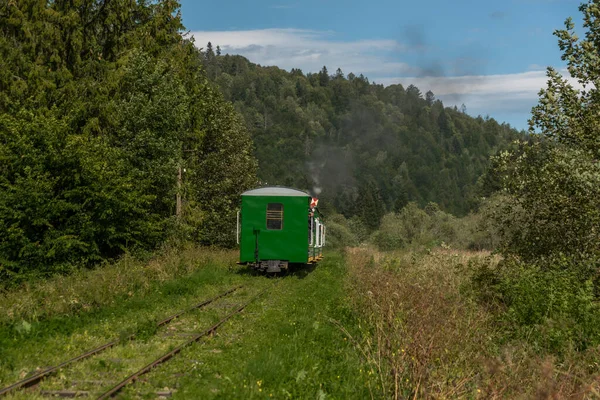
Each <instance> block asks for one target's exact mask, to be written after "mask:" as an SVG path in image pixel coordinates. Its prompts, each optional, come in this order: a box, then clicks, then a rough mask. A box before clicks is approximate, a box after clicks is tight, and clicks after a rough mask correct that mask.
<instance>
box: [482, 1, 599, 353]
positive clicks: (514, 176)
mask: <svg viewBox="0 0 600 400" xmlns="http://www.w3.org/2000/svg"><path fill="white" fill-rule="evenodd" d="M579 9H580V11H581V12H582V13H583V20H584V28H586V32H585V35H584V36H583V37H582V38H579V37H578V36H577V35H576V34H575V32H574V24H573V22H572V20H571V18H569V19H567V20H566V22H565V29H563V30H557V31H556V32H555V35H556V36H557V37H558V38H559V41H558V43H559V47H560V49H561V51H562V53H563V56H562V59H563V60H564V61H566V62H567V65H568V71H569V74H570V75H571V77H573V78H575V79H576V80H577V81H578V82H579V84H580V85H581V86H583V89H581V90H579V89H575V88H574V87H573V86H572V85H571V84H570V83H569V82H568V81H567V80H566V79H565V78H564V77H563V76H561V75H560V73H559V72H557V71H556V70H554V69H552V68H549V69H548V79H549V80H548V87H547V88H546V89H544V90H542V91H541V92H540V101H539V104H538V105H537V106H536V107H534V109H533V115H532V118H531V120H530V125H531V127H532V130H533V128H534V127H538V128H540V129H541V135H539V136H531V137H530V140H529V141H528V142H520V143H518V145H517V146H516V147H515V149H513V150H512V151H506V152H503V153H501V154H500V155H498V156H497V157H495V158H494V159H493V164H494V166H495V167H494V169H493V170H492V173H491V174H490V177H491V179H488V180H487V181H488V182H495V189H496V190H497V193H498V194H497V195H496V196H497V198H498V200H499V201H496V203H495V204H496V206H495V210H494V211H495V212H494V213H492V214H491V215H492V216H493V218H494V219H495V222H496V225H497V226H498V232H499V233H500V236H501V239H502V240H501V243H500V250H501V252H502V254H503V255H504V257H505V260H504V261H503V262H502V263H501V264H500V265H499V266H498V267H497V268H489V269H488V268H484V269H482V270H481V271H480V274H478V275H477V276H476V278H475V279H476V283H477V284H478V285H480V292H481V296H482V299H484V300H485V301H486V302H491V303H495V304H498V305H501V306H502V307H505V308H506V314H505V316H504V317H505V319H506V320H507V321H510V322H511V329H510V332H511V334H512V335H513V336H516V337H520V338H527V339H528V340H530V341H531V342H532V343H534V344H535V345H536V346H537V347H539V349H540V350H541V351H550V352H553V353H555V354H561V353H564V352H568V351H569V350H570V349H576V350H585V349H587V348H591V347H595V346H597V345H598V344H600V306H599V304H600V298H599V296H600V280H599V279H598V270H599V268H600V163H599V162H598V159H599V157H600V130H599V129H598V127H599V126H600V125H599V121H600V120H599V118H598V115H599V113H600V102H599V100H598V98H599V97H598V96H599V95H600V92H599V89H598V78H599V76H600V72H599V71H600V60H598V57H597V53H598V51H599V47H598V46H599V43H600V42H599V38H600V25H599V22H600V1H598V0H591V1H588V2H587V3H584V4H582V5H581V6H580V8H579ZM492 186H494V185H492Z"/></svg>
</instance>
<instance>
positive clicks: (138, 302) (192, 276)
mask: <svg viewBox="0 0 600 400" xmlns="http://www.w3.org/2000/svg"><path fill="white" fill-rule="evenodd" d="M235 257H236V253H235V252H219V251H212V250H206V249H187V250H185V251H184V252H181V253H176V252H173V253H171V254H166V255H164V256H162V257H159V258H157V259H156V260H153V261H151V262H150V263H147V264H144V263H142V262H137V261H134V260H132V259H125V260H122V261H121V262H119V263H117V264H115V265H111V266H108V267H106V268H105V269H98V270H95V271H81V272H80V273H78V274H75V275H72V276H69V277H60V278H55V279H54V280H52V281H48V282H41V283H38V284H32V285H29V286H27V287H25V288H24V290H22V291H21V292H20V293H17V292H8V293H5V294H4V295H3V297H2V299H1V300H0V302H1V304H2V307H5V308H6V309H8V310H12V312H11V315H5V314H4V315H3V316H2V320H1V321H2V322H1V324H0V386H6V385H8V384H10V383H13V382H14V381H16V380H18V379H20V378H23V377H25V376H26V375H28V374H31V373H33V372H34V371H35V370H36V369H39V368H44V367H47V366H49V365H56V364H57V363H59V362H61V361H64V360H65V359H66V358H69V357H72V356H75V355H77V354H80V353H81V352H83V351H85V350H88V349H90V348H92V347H95V346H97V345H99V344H102V343H105V342H107V341H109V340H111V339H113V338H115V336H121V337H124V336H126V335H127V334H128V333H131V332H136V333H138V335H139V336H140V339H142V340H139V341H135V342H134V343H129V344H127V345H121V346H118V348H114V349H111V350H109V351H108V352H106V353H102V355H98V356H95V357H93V358H92V359H89V360H87V361H84V362H82V363H78V364H76V365H74V366H73V367H68V368H65V369H64V370H62V371H60V372H59V373H58V374H56V375H55V376H53V377H52V378H50V379H48V380H46V381H44V383H43V384H42V385H41V388H42V389H49V390H57V389H77V390H80V389H82V387H81V386H80V385H81V383H82V382H83V383H85V384H86V385H88V386H89V385H92V386H91V387H86V388H84V389H85V390H90V393H93V394H99V393H100V392H101V391H102V390H104V387H105V385H106V384H107V382H108V381H115V382H114V383H116V381H118V380H120V379H122V378H124V377H125V376H127V375H129V374H130V373H131V372H133V371H134V370H135V369H137V368H138V367H139V366H141V365H143V364H144V363H146V362H147V361H149V360H150V358H152V357H154V356H158V355H161V354H163V353H164V352H166V351H168V350H169V349H171V348H173V347H174V346H175V345H177V343H178V342H177V341H174V342H169V340H168V337H167V338H166V339H165V340H163V339H160V340H159V339H157V338H158V337H159V336H160V335H163V334H164V332H155V331H154V330H153V329H152V326H153V324H154V323H155V322H156V321H157V320H159V319H161V318H163V317H165V316H166V315H169V314H172V313H173V312H176V311H179V310H180V309H184V308H187V307H189V306H190V305H192V304H195V303H197V302H198V301H199V300H202V299H205V298H208V297H211V296H213V295H215V294H216V293H219V292H222V291H223V290H225V289H227V288H229V287H231V286H233V285H235V284H239V283H242V284H245V285H246V287H248V288H252V289H253V290H254V289H257V288H260V287H264V286H265V285H266V284H269V283H270V282H268V281H269V279H268V278H266V277H264V276H261V275H254V274H250V273H247V270H245V269H241V268H237V267H236V268H231V267H232V266H234V265H235V264H234V261H235ZM345 275H346V268H345V265H344V260H343V258H342V256H340V255H339V254H336V253H331V254H329V255H328V257H327V259H326V260H325V261H323V262H322V263H320V265H319V266H318V267H316V268H314V269H300V270H298V271H296V272H294V273H292V274H290V275H288V276H285V277H282V278H279V279H280V282H279V283H278V285H277V286H275V287H274V289H273V290H272V291H270V292H269V293H268V294H266V295H265V296H264V297H261V298H259V299H258V300H257V301H256V302H255V303H253V304H251V305H250V306H249V307H248V308H247V310H245V311H244V312H243V313H242V314H241V315H239V316H236V317H235V318H233V319H232V320H231V321H230V322H228V323H227V324H225V325H224V326H223V327H222V328H221V329H220V330H219V331H218V334H217V335H216V336H215V337H214V338H213V339H210V340H208V341H206V342H205V343H199V344H196V345H193V346H191V347H189V348H186V349H185V350H184V352H183V353H182V354H181V355H180V356H178V357H176V358H175V359H173V360H171V361H169V362H168V363H167V364H165V365H163V366H161V367H159V368H157V369H155V370H154V371H152V372H151V373H150V374H148V375H146V376H145V377H144V379H143V380H141V381H140V382H138V383H136V384H135V385H132V386H130V387H128V388H127V389H126V390H125V391H124V392H123V393H122V397H124V398H155V397H156V393H157V391H158V390H160V389H163V388H165V387H166V388H177V389H178V391H176V392H175V393H174V394H175V396H176V397H178V398H270V397H274V398H290V397H293V398H315V397H317V398H331V397H333V398H357V399H358V398H361V399H362V398H368V397H372V393H376V392H377V391H378V390H380V388H378V387H377V385H378V384H379V381H378V380H377V379H376V376H375V374H374V373H373V371H370V370H368V368H367V367H366V365H365V364H364V360H363V359H362V358H361V357H360V355H359V353H358V352H356V350H355V349H354V348H353V346H352V345H351V344H350V343H349V342H348V338H347V336H346V335H345V334H344V333H343V332H342V331H341V330H340V329H339V328H338V327H336V326H335V325H334V324H333V323H332V321H334V320H335V321H339V323H340V324H342V325H343V326H344V327H345V329H348V330H349V331H350V332H351V333H352V334H353V335H356V334H358V328H357V323H358V320H357V319H356V315H355V314H354V312H353V310H352V309H351V307H350V306H349V304H350V303H349V302H348V297H347V294H346V292H345V286H344V279H345ZM44 293H46V296H44ZM65 297H66V298H68V299H69V300H74V299H75V300H76V303H75V304H84V305H85V306H79V307H71V306H70V305H69V304H68V303H69V302H64V301H63V300H62V299H64V298H65ZM240 301H241V300H235V301H234V300H233V299H229V300H226V301H225V300H224V304H223V307H222V308H219V306H217V307H216V308H215V309H213V310H212V311H210V312H198V313H195V314H194V315H195V316H194V315H192V316H189V317H188V319H185V320H183V319H182V321H180V322H181V323H180V324H178V326H179V327H182V328H185V327H189V329H190V330H191V331H189V332H187V333H188V334H189V333H191V332H194V331H202V330H203V329H204V328H206V327H208V326H209V325H210V324H212V323H214V322H215V321H216V320H218V318H220V317H222V316H223V315H224V314H226V313H227V312H228V307H233V306H234V305H235V304H233V303H236V304H237V303H239V302H240ZM232 302H233V303H232ZM229 303H232V304H229ZM190 318H192V319H190ZM188 322H189V323H188ZM205 325H206V326H205ZM176 326H177V324H176ZM174 328H175V327H174ZM169 329H170V328H169ZM177 329H179V328H177ZM166 332H170V331H169V330H166ZM177 332H179V333H182V332H184V333H185V332H186V331H181V330H179V331H177ZM167 336H168V335H167ZM172 336H177V335H172ZM176 339H177V338H176ZM179 339H181V340H180V342H181V341H182V340H183V339H182V338H181V337H179ZM140 353H142V356H140ZM94 381H99V382H98V384H97V386H94V385H96V384H95V383H94ZM86 382H87V383H86ZM78 385H79V386H78ZM32 396H35V393H34V392H31V391H21V392H19V393H17V394H16V395H15V396H14V398H32ZM9 398H10V397H9Z"/></svg>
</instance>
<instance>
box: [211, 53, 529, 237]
mask: <svg viewBox="0 0 600 400" xmlns="http://www.w3.org/2000/svg"><path fill="white" fill-rule="evenodd" d="M203 53H204V58H205V63H206V66H207V73H208V76H209V78H211V79H214V80H215V81H216V82H217V83H218V84H219V87H220V88H221V90H222V92H223V94H224V96H225V98H226V99H228V100H230V101H231V102H233V104H234V106H235V108H236V109H237V110H238V111H239V112H240V113H241V114H242V115H243V116H244V119H245V121H246V125H247V127H248V129H250V131H251V132H252V137H253V140H254V143H255V146H256V153H255V154H256V157H257V158H258V161H259V178H260V179H261V181H262V182H263V183H265V184H266V183H268V184H280V185H286V186H294V187H300V188H304V189H309V190H316V191H318V189H319V188H320V189H322V193H321V196H320V197H321V198H322V199H323V200H325V202H326V203H328V204H333V205H335V208H336V209H337V211H339V212H342V213H343V214H344V215H346V216H351V215H357V214H358V215H360V214H362V213H365V212H368V211H369V210H370V211H373V210H376V212H375V215H376V216H377V215H378V216H379V217H380V216H381V215H382V214H383V213H384V212H385V211H386V210H387V211H394V210H399V209H401V208H402V207H403V206H404V205H405V204H406V203H407V202H408V201H416V202H419V203H421V205H425V204H427V203H428V202H436V203H438V204H439V205H440V206H441V208H442V209H444V210H446V211H449V212H452V213H454V214H457V215H464V214H466V213H467V212H469V211H470V210H472V209H473V207H474V202H475V197H476V196H475V190H474V189H475V185H476V182H477V180H478V178H479V177H480V176H481V175H482V173H483V172H484V170H485V168H486V166H487V165H488V159H489V157H490V155H492V154H494V153H495V152H496V151H497V150H498V149H500V148H505V147H507V144H508V143H509V142H511V141H513V140H514V139H517V138H522V137H523V135H524V134H523V133H522V132H521V133H519V132H517V131H516V130H515V129H512V128H511V127H510V126H509V125H507V124H500V123H498V122H496V121H495V120H494V119H491V118H482V117H478V118H472V117H471V116H469V115H467V114H466V113H465V112H464V111H465V110H464V108H463V109H462V110H458V109H457V108H456V107H453V108H445V107H444V105H443V104H442V102H441V101H439V100H436V99H435V95H434V93H431V92H427V93H425V94H423V93H422V92H421V90H420V89H419V88H417V87H415V86H412V85H411V86H408V87H407V88H404V87H403V86H402V85H391V86H388V87H384V86H383V85H379V84H376V83H373V82H369V79H368V78H366V77H364V76H362V75H360V76H355V75H354V74H352V73H349V74H348V76H345V75H344V73H343V72H342V71H341V70H339V69H338V70H337V71H336V73H335V74H333V75H331V74H330V73H329V72H328V71H327V69H326V68H325V67H323V69H322V71H321V72H319V73H316V74H311V73H309V74H303V73H302V71H300V70H297V69H295V70H292V71H291V72H287V71H284V70H282V69H279V68H277V67H261V66H259V65H256V64H253V63H251V62H249V61H248V60H247V59H245V58H243V57H241V56H235V55H233V56H232V55H221V53H220V49H218V47H217V48H216V49H213V46H212V45H211V44H210V43H209V44H208V45H207V46H206V48H205V49H204V50H203ZM375 225H377V223H375Z"/></svg>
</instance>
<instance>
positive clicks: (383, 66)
mask: <svg viewBox="0 0 600 400" xmlns="http://www.w3.org/2000/svg"><path fill="white" fill-rule="evenodd" d="M192 35H193V36H194V38H195V40H196V44H197V45H198V46H200V47H203V46H205V45H206V43H208V42H209V41H210V42H212V44H213V45H214V46H216V45H219V46H220V47H221V51H223V52H224V53H231V54H240V55H243V56H245V57H247V58H248V59H250V61H252V62H255V63H258V64H261V65H277V66H278V67H280V68H283V69H287V70H290V69H291V68H300V69H302V70H303V71H304V72H316V71H319V70H320V69H321V68H322V67H323V66H324V65H326V66H327V68H329V69H331V70H332V71H331V72H333V71H334V70H335V69H337V68H338V67H339V68H341V69H342V70H343V71H344V72H346V73H348V72H355V73H357V74H358V73H363V74H365V75H368V74H370V75H379V76H381V75H382V74H384V75H389V74H396V73H398V74H406V73H413V74H414V73H416V72H417V70H416V69H414V68H411V67H410V66H409V65H408V64H406V63H403V62H398V61H393V60H390V59H389V58H388V57H387V55H389V54H390V53H393V52H400V51H403V50H405V49H406V48H405V47H404V46H403V45H402V44H400V43H399V42H397V41H395V40H389V39H381V40H356V41H341V40H336V39H337V38H336V35H335V33H334V32H323V31H312V30H305V29H260V30H248V31H210V32H209V31H202V32H192Z"/></svg>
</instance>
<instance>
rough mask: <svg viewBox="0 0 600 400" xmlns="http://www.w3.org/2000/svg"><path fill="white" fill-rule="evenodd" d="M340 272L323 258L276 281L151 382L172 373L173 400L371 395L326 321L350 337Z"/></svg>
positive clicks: (351, 319) (335, 260)
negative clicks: (340, 326) (345, 330)
mask: <svg viewBox="0 0 600 400" xmlns="http://www.w3.org/2000/svg"><path fill="white" fill-rule="evenodd" d="M345 275H346V268H345V265H344V260H343V258H342V257H341V256H340V255H339V254H336V253H329V254H327V257H326V259H325V260H324V261H322V262H321V263H320V264H319V265H318V266H317V267H316V268H314V269H310V268H309V269H300V270H298V271H296V272H294V273H292V274H291V275H289V276H286V277H283V278H280V282H279V283H278V284H277V285H276V286H274V287H273V289H272V290H271V291H269V292H268V293H267V294H266V295H265V296H264V297H262V298H260V299H259V300H257V301H256V302H255V303H253V304H251V305H250V306H249V307H248V308H247V309H246V310H245V311H244V312H243V313H242V314H241V315H240V316H239V317H236V318H235V319H234V320H232V321H231V322H230V323H227V324H226V326H224V327H223V328H222V329H220V330H219V331H218V332H217V334H216V335H215V337H214V338H212V339H210V340H208V341H206V342H204V343H202V344H200V345H196V346H193V347H190V348H189V349H187V350H186V351H185V354H183V355H182V357H179V358H178V359H176V360H173V361H172V362H169V363H168V364H165V365H164V366H162V367H161V368H160V369H159V371H156V373H154V376H153V379H152V380H151V381H152V385H153V386H154V388H155V390H156V389H158V388H160V387H161V386H162V385H164V386H167V385H168V384H169V382H170V384H171V385H173V384H174V381H173V379H172V378H171V379H169V377H173V376H175V375H176V374H177V373H179V374H181V378H180V379H179V380H178V381H177V382H176V385H177V386H178V388H179V389H178V391H177V392H176V393H175V395H174V397H173V398H175V399H177V398H181V399H192V398H193V399H195V398H202V399H213V398H214V399H217V398H219V399H221V398H222V399H230V398H231V399H234V398H235V399H261V398H277V399H285V398H294V399H304V398H306V399H315V398H317V399H325V398H339V399H365V398H371V397H372V396H371V392H375V391H377V390H379V389H378V388H377V385H378V381H377V380H376V376H375V375H374V374H372V373H369V371H368V369H367V367H366V365H365V363H364V360H363V359H362V358H361V357H360V355H359V353H358V352H356V351H355V349H354V348H353V346H352V345H351V344H350V343H349V341H348V339H347V337H346V335H344V333H343V332H342V331H341V330H340V329H338V328H337V327H336V326H335V325H334V324H333V323H332V322H331V321H332V320H336V321H340V322H341V323H342V324H344V325H345V326H348V327H350V330H351V331H352V332H353V333H356V332H357V323H358V320H357V319H356V315H355V314H354V312H353V311H352V309H351V308H350V307H349V303H348V298H347V294H346V292H345V290H344V289H345V286H344V279H345ZM142 386H143V385H142ZM171 387H173V386H171ZM134 393H135V390H134V389H133V388H131V389H130V390H129V389H128V392H127V393H126V394H127V395H129V396H131V397H132V398H133V397H134ZM126 398H127V396H126Z"/></svg>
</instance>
